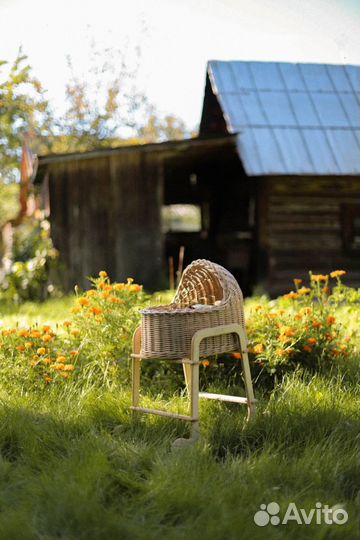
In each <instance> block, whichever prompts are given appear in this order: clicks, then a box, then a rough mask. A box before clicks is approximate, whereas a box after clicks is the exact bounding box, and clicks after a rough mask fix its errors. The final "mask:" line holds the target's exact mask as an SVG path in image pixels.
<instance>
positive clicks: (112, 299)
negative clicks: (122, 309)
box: [108, 296, 124, 304]
mask: <svg viewBox="0 0 360 540" xmlns="http://www.w3.org/2000/svg"><path fill="white" fill-rule="evenodd" d="M108 301H109V302H111V303H112V304H123V302H124V301H123V300H121V299H120V298H117V297H116V296H110V297H109V299H108Z"/></svg>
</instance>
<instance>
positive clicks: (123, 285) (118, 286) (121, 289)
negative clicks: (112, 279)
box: [114, 283, 125, 291]
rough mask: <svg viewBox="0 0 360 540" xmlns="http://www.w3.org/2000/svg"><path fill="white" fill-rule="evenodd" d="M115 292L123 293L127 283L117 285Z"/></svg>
mask: <svg viewBox="0 0 360 540" xmlns="http://www.w3.org/2000/svg"><path fill="white" fill-rule="evenodd" d="M114 289H115V291H123V290H124V289H125V283H115V285H114Z"/></svg>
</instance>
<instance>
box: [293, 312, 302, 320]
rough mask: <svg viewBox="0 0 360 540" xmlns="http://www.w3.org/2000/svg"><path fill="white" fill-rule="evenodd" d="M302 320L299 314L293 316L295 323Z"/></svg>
mask: <svg viewBox="0 0 360 540" xmlns="http://www.w3.org/2000/svg"><path fill="white" fill-rule="evenodd" d="M302 318H303V317H302V315H301V313H297V314H296V315H294V319H295V321H301V319H302Z"/></svg>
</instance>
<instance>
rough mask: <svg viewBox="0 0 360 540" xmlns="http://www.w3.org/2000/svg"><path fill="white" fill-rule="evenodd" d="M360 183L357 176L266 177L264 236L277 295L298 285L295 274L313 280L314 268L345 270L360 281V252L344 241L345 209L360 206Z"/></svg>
mask: <svg viewBox="0 0 360 540" xmlns="http://www.w3.org/2000/svg"><path fill="white" fill-rule="evenodd" d="M359 187H360V182H359V178H355V177H346V178H341V177H336V178H319V177H315V178H301V177H297V178H294V177H291V178H268V179H262V181H261V183H260V192H261V196H260V212H261V216H260V217H261V220H260V230H259V241H260V245H261V246H260V247H262V248H265V249H266V251H267V259H268V261H267V262H268V277H267V283H266V287H267V289H268V290H269V291H270V293H271V294H272V295H276V294H280V293H283V292H284V291H286V290H288V289H289V287H290V288H292V287H293V283H292V279H293V278H294V277H298V278H303V279H307V278H308V271H309V270H312V271H313V272H315V273H325V274H326V273H328V272H329V271H331V270H336V269H345V270H347V271H348V276H347V282H348V283H349V284H352V285H354V286H359V285H360V269H359V262H358V255H359V253H355V252H352V253H351V252H349V251H348V250H346V249H345V246H344V241H343V227H344V224H343V212H344V208H345V210H346V205H347V204H350V205H354V204H356V205H359V206H360V191H359ZM264 216H265V217H264Z"/></svg>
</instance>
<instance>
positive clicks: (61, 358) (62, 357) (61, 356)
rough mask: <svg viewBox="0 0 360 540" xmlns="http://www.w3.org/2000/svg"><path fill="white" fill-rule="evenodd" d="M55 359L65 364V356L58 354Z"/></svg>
mask: <svg viewBox="0 0 360 540" xmlns="http://www.w3.org/2000/svg"><path fill="white" fill-rule="evenodd" d="M56 361H57V362H59V363H60V364H65V363H66V356H64V355H62V354H60V355H59V356H58V357H57V358H56Z"/></svg>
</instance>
